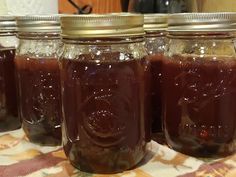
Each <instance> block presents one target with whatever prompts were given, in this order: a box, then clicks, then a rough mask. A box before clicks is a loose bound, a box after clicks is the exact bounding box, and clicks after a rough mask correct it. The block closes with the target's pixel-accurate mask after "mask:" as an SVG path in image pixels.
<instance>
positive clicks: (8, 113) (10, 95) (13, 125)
mask: <svg viewBox="0 0 236 177" xmlns="http://www.w3.org/2000/svg"><path fill="white" fill-rule="evenodd" d="M14 57H15V49H0V132H3V131H10V130H15V129H17V128H20V126H21V123H20V119H19V118H18V115H17V96H16V95H17V94H16V83H15V65H14Z"/></svg>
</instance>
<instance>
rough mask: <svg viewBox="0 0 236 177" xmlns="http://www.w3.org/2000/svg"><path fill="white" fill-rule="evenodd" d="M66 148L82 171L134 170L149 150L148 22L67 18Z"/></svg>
mask: <svg viewBox="0 0 236 177" xmlns="http://www.w3.org/2000/svg"><path fill="white" fill-rule="evenodd" d="M61 25H62V37H63V43H64V47H63V49H64V50H63V55H62V57H61V58H60V70H61V81H62V104H63V124H62V130H63V145H64V150H65V153H66V155H67V157H68V158H69V160H70V161H71V163H72V164H73V165H74V166H75V167H77V168H79V169H80V170H82V171H87V172H95V173H115V172H120V171H123V170H126V169H130V168H132V167H134V166H135V165H136V164H137V163H138V162H139V161H140V160H141V159H142V158H143V156H144V154H145V150H146V139H145V130H146V129H145V117H144V109H145V106H146V105H144V99H145V98H144V95H145V90H144V88H145V86H144V78H145V76H144V74H145V71H144V70H145V68H144V66H145V65H144V64H143V63H145V62H144V61H143V58H144V56H145V55H146V53H145V48H144V43H143V42H144V38H143V35H144V30H143V16H142V15H133V14H126V15H125V14H121V15H118V14H113V15H112V14H110V15H78V16H64V17H62V18H61Z"/></svg>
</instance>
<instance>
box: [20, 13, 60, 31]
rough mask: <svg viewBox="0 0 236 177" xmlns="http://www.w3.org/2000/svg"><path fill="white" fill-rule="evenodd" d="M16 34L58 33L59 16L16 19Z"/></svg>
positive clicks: (27, 16) (30, 16)
mask: <svg viewBox="0 0 236 177" xmlns="http://www.w3.org/2000/svg"><path fill="white" fill-rule="evenodd" d="M16 23H17V30H18V32H42V33H44V32H45V33H51V32H52V33H53V32H55V33H57V32H60V16H59V15H26V16H20V17H16Z"/></svg>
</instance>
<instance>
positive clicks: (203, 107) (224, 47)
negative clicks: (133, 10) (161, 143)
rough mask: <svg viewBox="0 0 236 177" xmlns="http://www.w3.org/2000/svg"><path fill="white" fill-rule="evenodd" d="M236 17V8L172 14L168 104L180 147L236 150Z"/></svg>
mask: <svg viewBox="0 0 236 177" xmlns="http://www.w3.org/2000/svg"><path fill="white" fill-rule="evenodd" d="M212 19H214V20H212ZM235 22H236V13H200V14H198V13H193V14H175V15H170V17H169V30H168V32H169V35H168V37H169V47H168V51H167V52H166V59H164V60H163V61H164V62H163V90H162V91H163V104H162V105H163V111H164V125H165V133H166V139H167V143H168V144H169V146H171V147H172V148H174V149H175V150H178V151H180V152H182V153H186V154H189V155H193V156H197V157H218V156H226V155H230V154H233V153H234V152H235V151H236V147H235V143H236V142H235V139H236V119H235V117H236V111H235V110H236V109H235V107H236V77H235V76H236V53H235V46H234V32H235V30H236V26H235ZM206 24H207V25H206Z"/></svg>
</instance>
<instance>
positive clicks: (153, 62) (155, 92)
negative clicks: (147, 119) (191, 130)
mask: <svg viewBox="0 0 236 177" xmlns="http://www.w3.org/2000/svg"><path fill="white" fill-rule="evenodd" d="M147 59H148V61H149V62H150V63H149V64H150V73H151V81H150V89H151V90H150V91H151V95H150V97H151V108H150V111H151V113H150V114H151V117H152V133H157V132H161V131H162V120H161V82H162V78H161V77H162V74H161V67H162V60H163V56H162V54H156V55H149V56H147Z"/></svg>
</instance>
